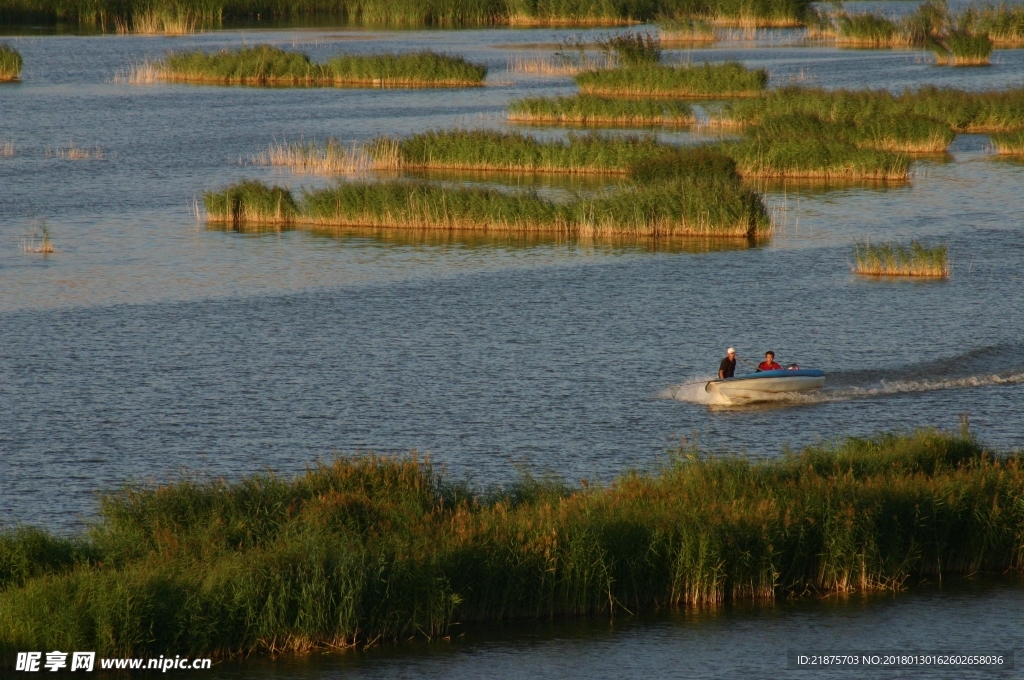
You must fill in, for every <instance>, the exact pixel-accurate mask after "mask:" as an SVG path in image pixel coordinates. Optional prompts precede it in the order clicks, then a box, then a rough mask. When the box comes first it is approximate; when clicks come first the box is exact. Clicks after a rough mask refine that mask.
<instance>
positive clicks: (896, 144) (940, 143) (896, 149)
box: [857, 133, 949, 155]
mask: <svg viewBox="0 0 1024 680" xmlns="http://www.w3.org/2000/svg"><path fill="white" fill-rule="evenodd" d="M857 146H858V147H860V148H862V149H877V150H879V151H891V152H893V153H909V154H922V155H926V154H939V153H946V150H947V149H949V141H948V140H947V139H946V137H944V136H943V135H942V134H941V133H934V134H933V135H932V136H930V137H929V138H928V139H924V140H920V141H917V142H913V141H909V140H897V139H885V138H882V139H873V140H869V141H863V142H857Z"/></svg>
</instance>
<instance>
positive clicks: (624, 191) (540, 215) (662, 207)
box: [203, 133, 772, 238]
mask: <svg viewBox="0 0 1024 680" xmlns="http://www.w3.org/2000/svg"><path fill="white" fill-rule="evenodd" d="M473 134H475V133H456V134H455V135H450V136H447V137H445V136H442V135H439V136H435V137H433V138H432V137H429V136H425V137H418V138H412V143H411V145H410V149H409V150H407V151H406V152H404V153H410V154H422V153H423V152H424V150H425V149H428V148H430V146H431V145H433V144H434V143H435V142H437V140H438V139H440V140H441V142H440V143H439V144H437V145H436V146H435V147H434V148H437V149H443V148H444V147H445V146H446V145H449V143H450V142H452V141H455V142H457V143H458V142H460V141H465V140H467V139H472V135H473ZM504 139H505V138H504V137H501V136H498V137H495V138H494V140H497V142H498V143H497V144H492V145H491V146H490V148H489V150H488V147H487V146H486V143H485V144H484V145H483V153H482V154H477V155H472V156H468V155H462V154H463V151H460V150H461V149H465V148H466V147H464V146H463V145H461V144H456V145H455V146H449V148H448V153H449V156H448V162H450V163H451V165H442V164H440V163H433V164H432V165H431V167H465V166H463V165H460V164H461V163H463V162H472V163H474V164H475V163H479V164H480V165H479V166H477V167H488V166H489V165H490V164H491V163H494V165H491V166H490V167H491V168H492V169H514V168H515V167H517V166H512V165H500V166H499V161H500V162H501V163H504V162H506V161H509V162H512V161H513V160H514V159H512V157H511V156H509V155H507V154H505V151H507V147H505V146H504V145H503V144H502V143H501V142H502V140H504ZM494 140H492V141H494ZM521 141H522V142H523V146H522V150H524V151H533V152H540V156H534V157H531V158H525V157H524V158H523V159H522V161H521V162H522V163H523V165H521V166H518V167H520V168H522V169H524V170H525V169H527V168H529V169H531V170H536V169H537V165H536V163H538V162H541V163H551V164H552V167H556V166H557V167H558V168H559V171H573V170H572V168H573V167H574V164H575V163H577V162H579V159H578V157H576V156H574V154H576V153H577V152H581V153H582V154H583V155H586V154H591V158H590V161H593V160H594V159H595V158H599V157H601V155H602V154H608V158H607V162H608V163H609V165H608V167H609V168H611V167H612V165H611V163H612V162H615V163H619V162H627V161H628V162H629V166H628V169H627V170H626V173H625V174H626V178H624V180H623V181H622V182H621V183H620V185H619V186H618V188H617V190H615V191H613V192H611V193H607V194H602V195H599V196H597V197H593V198H590V197H586V196H577V197H576V198H575V199H573V200H571V201H569V202H564V203H558V202H554V201H551V200H548V199H545V198H542V197H541V196H539V195H538V194H536V193H535V192H530V191H518V190H516V191H499V190H495V189H484V188H479V187H451V186H445V185H440V184H431V183H423V182H414V181H406V180H392V181H380V182H365V181H364V182H351V183H339V184H338V185H337V186H335V187H333V188H328V189H321V190H316V191H305V192H303V194H302V196H301V197H300V198H298V199H297V198H296V197H294V196H293V195H292V193H291V192H290V191H288V190H286V189H283V188H280V187H270V186H267V185H264V184H262V183H259V182H250V181H246V182H241V183H239V184H236V185H234V186H230V187H227V188H224V189H221V190H217V191H209V192H207V193H206V194H204V196H203V203H204V206H205V208H206V211H207V217H208V220H209V221H210V222H211V223H220V224H231V225H234V226H235V227H236V228H245V227H246V225H267V224H270V225H306V226H319V227H372V228H389V229H442V230H460V231H478V232H518V233H523V232H541V233H561V234H566V235H570V236H572V235H584V236H629V237H651V238H659V237H673V236H685V237H689V236H700V237H729V238H735V237H748V238H759V237H765V236H768V235H770V233H771V230H772V224H771V220H770V219H769V217H768V215H767V213H766V210H765V207H764V204H763V203H762V201H761V198H760V196H759V195H758V194H757V193H756V192H754V191H752V190H751V189H749V188H747V187H745V186H744V185H743V183H742V181H741V179H740V176H739V174H738V173H737V171H736V164H735V162H734V161H733V160H732V159H731V158H729V157H727V156H725V155H723V154H722V153H721V152H720V151H718V150H716V149H713V148H700V147H698V148H693V149H680V148H676V147H672V146H658V145H656V144H655V143H654V142H653V140H649V139H644V138H632V139H627V140H625V141H623V142H618V141H614V140H607V141H606V142H602V141H597V142H595V143H591V141H592V140H591V141H588V139H587V138H584V139H583V140H582V143H578V144H576V145H573V144H572V143H570V144H564V145H563V144H560V143H557V142H556V143H553V144H551V145H549V146H548V147H547V148H545V147H544V146H543V145H541V146H539V147H538V146H536V143H535V142H532V141H531V140H527V139H525V138H524V139H522V140H521ZM556 148H560V149H561V152H558V151H556V150H555V149H556ZM452 151H455V152H457V153H458V154H459V155H451V152H452ZM545 154H546V156H545ZM616 154H617V155H618V160H615V158H614V157H615V155H616ZM576 167H582V166H576ZM618 171H619V170H618V169H617V168H616V172H618Z"/></svg>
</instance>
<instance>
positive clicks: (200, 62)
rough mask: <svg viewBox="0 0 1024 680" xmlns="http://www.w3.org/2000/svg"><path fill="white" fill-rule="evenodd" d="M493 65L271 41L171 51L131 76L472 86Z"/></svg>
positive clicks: (313, 83)
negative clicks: (309, 52)
mask: <svg viewBox="0 0 1024 680" xmlns="http://www.w3.org/2000/svg"><path fill="white" fill-rule="evenodd" d="M486 76H487V68H486V67H485V66H481V65H478V64H473V63H470V62H468V61H466V59H464V58H463V57H456V56H450V55H445V54H437V53H435V52H431V51H423V52H417V53H410V54H397V55H396V54H372V55H346V54H343V55H339V56H336V57H334V58H333V59H331V60H329V61H328V62H327V63H325V64H314V63H312V62H311V61H310V60H309V57H307V56H306V55H305V54H302V53H299V52H288V51H285V50H282V49H280V48H277V47H273V46H271V45H256V46H253V47H242V48H238V49H231V50H221V51H219V52H214V53H210V52H203V51H201V50H190V51H181V52H171V53H169V54H168V55H167V57H166V58H165V59H164V60H163V61H159V62H152V63H147V64H143V65H141V66H140V67H137V68H135V69H133V73H132V75H131V76H130V77H129V82H132V83H138V84H145V83H151V82H155V81H158V80H162V81H167V82H177V83H208V84H223V85H234V84H245V85H301V86H330V85H351V86H370V87H469V86H476V85H482V84H483V82H484V78H485V77H486Z"/></svg>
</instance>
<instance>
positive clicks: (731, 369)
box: [718, 347, 736, 380]
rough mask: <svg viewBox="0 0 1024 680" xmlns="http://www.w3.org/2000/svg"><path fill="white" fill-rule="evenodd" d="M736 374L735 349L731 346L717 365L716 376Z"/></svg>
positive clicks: (728, 376) (720, 377)
mask: <svg viewBox="0 0 1024 680" xmlns="http://www.w3.org/2000/svg"><path fill="white" fill-rule="evenodd" d="M735 374H736V350H735V349H734V348H732V347H730V348H729V350H728V351H727V352H726V353H725V358H724V359H722V363H720V364H719V365H718V378H719V380H721V379H723V378H731V377H733V375H735Z"/></svg>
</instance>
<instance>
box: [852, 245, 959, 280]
mask: <svg viewBox="0 0 1024 680" xmlns="http://www.w3.org/2000/svg"><path fill="white" fill-rule="evenodd" d="M947 253H948V250H947V248H946V246H938V247H936V248H928V247H925V246H923V245H921V244H920V243H919V242H917V241H915V242H913V243H911V244H910V246H909V247H907V248H905V247H903V246H900V245H895V244H892V243H885V244H881V245H872V244H871V243H869V242H867V241H865V242H864V243H857V244H856V248H855V251H854V260H855V261H856V265H855V266H854V268H853V271H854V273H856V274H861V275H864V276H915V277H917V276H919V277H927V278H945V277H947V276H949V259H948V256H947Z"/></svg>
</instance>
